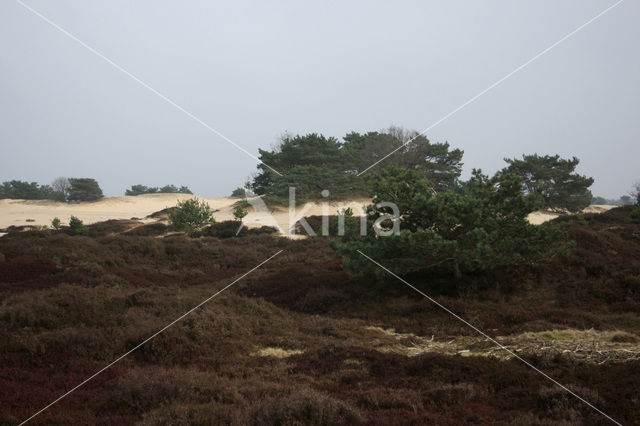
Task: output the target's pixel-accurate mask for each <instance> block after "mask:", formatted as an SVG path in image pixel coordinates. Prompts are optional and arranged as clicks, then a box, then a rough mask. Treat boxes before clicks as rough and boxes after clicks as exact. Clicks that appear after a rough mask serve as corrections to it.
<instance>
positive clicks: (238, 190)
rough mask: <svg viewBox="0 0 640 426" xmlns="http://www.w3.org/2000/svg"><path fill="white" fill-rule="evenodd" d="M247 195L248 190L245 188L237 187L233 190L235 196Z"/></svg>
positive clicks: (232, 195) (232, 193) (232, 194)
mask: <svg viewBox="0 0 640 426" xmlns="http://www.w3.org/2000/svg"><path fill="white" fill-rule="evenodd" d="M246 196H247V191H246V190H245V189H244V188H236V189H234V190H233V191H232V192H231V197H233V198H244V197H246Z"/></svg>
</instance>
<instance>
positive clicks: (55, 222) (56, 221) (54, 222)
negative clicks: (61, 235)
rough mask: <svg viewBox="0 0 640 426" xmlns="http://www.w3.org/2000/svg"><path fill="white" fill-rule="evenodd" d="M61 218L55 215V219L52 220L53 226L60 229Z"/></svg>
mask: <svg viewBox="0 0 640 426" xmlns="http://www.w3.org/2000/svg"><path fill="white" fill-rule="evenodd" d="M60 223H61V222H60V219H59V218H57V217H54V218H53V220H52V221H51V226H52V227H53V229H55V230H58V229H60V226H61V225H60Z"/></svg>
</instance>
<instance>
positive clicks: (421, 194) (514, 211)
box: [334, 167, 567, 278]
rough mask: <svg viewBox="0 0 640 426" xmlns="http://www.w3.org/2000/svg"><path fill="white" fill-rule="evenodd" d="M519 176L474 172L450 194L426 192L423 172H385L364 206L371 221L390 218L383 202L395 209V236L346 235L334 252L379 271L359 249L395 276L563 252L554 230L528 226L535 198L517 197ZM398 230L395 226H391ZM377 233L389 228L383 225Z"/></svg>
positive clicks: (457, 270)
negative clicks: (379, 260)
mask: <svg viewBox="0 0 640 426" xmlns="http://www.w3.org/2000/svg"><path fill="white" fill-rule="evenodd" d="M521 187H522V182H521V181H520V179H519V178H518V176H516V175H513V174H509V173H506V172H500V173H498V174H496V175H495V176H494V177H493V178H489V177H488V176H486V175H483V174H482V173H481V172H480V171H479V170H474V171H473V175H472V178H471V179H470V180H469V181H468V182H465V183H464V184H463V185H461V188H460V189H459V190H458V191H456V192H453V191H446V192H439V193H435V192H431V191H430V190H429V189H430V186H429V182H428V181H427V180H426V179H425V178H424V177H423V176H422V174H421V173H419V172H417V171H414V170H409V169H402V168H398V167H390V168H387V169H384V170H383V171H382V172H381V173H379V174H377V175H375V176H374V177H373V179H372V191H373V193H374V194H375V197H374V199H373V204H372V205H371V206H369V209H368V219H369V221H370V223H374V222H375V221H379V219H380V218H381V217H382V216H385V215H390V214H393V212H392V211H391V208H390V207H380V206H379V205H378V203H380V202H383V201H386V202H393V203H395V204H396V205H397V207H398V209H399V215H400V219H399V220H400V224H399V227H398V228H399V229H401V231H400V232H399V234H398V235H389V236H385V237H378V236H377V235H376V234H375V233H374V232H371V230H372V229H373V226H370V227H369V229H370V231H369V233H368V235H367V236H365V237H363V238H354V236H353V235H347V236H346V238H345V241H344V242H343V243H336V244H334V247H335V248H336V249H337V251H338V253H339V254H340V255H341V256H342V257H343V258H344V261H345V263H344V264H345V266H346V267H347V268H349V269H350V270H351V271H352V272H354V273H362V272H364V271H370V272H375V273H377V274H378V275H380V274H384V271H382V270H381V269H380V268H379V267H378V266H376V265H375V264H373V263H372V262H370V261H369V260H368V259H366V258H364V257H363V256H362V255H361V254H360V253H359V252H358V250H359V251H362V252H363V253H364V254H366V255H367V256H370V257H372V258H374V259H384V262H385V265H387V266H388V267H389V268H391V269H392V270H393V271H394V272H396V273H398V274H411V273H425V272H431V273H435V274H438V273H443V272H445V273H450V274H453V275H454V276H455V277H456V278H460V277H461V276H462V274H463V273H466V274H469V273H474V272H478V271H484V270H492V269H496V268H499V267H506V266H513V265H520V264H531V263H535V262H540V261H544V260H549V259H551V258H552V257H554V256H555V255H557V254H559V253H562V252H564V251H565V250H566V248H567V241H566V240H567V234H566V232H565V231H563V229H562V227H560V226H552V225H542V226H534V225H531V224H530V223H529V222H528V221H527V216H528V214H529V213H531V212H532V211H534V210H535V209H536V208H537V197H535V195H533V194H526V195H525V194H523V193H522V191H521ZM396 225H398V224H396ZM380 226H381V228H382V230H385V231H391V230H392V226H393V223H392V221H390V220H383V221H382V222H381V223H380Z"/></svg>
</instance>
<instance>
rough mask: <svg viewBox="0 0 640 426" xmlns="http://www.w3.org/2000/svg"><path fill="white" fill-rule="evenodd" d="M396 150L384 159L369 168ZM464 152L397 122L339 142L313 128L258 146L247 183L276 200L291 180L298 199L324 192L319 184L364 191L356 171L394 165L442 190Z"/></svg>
mask: <svg viewBox="0 0 640 426" xmlns="http://www.w3.org/2000/svg"><path fill="white" fill-rule="evenodd" d="M398 148H400V149H398ZM394 150H395V151H396V152H395V153H394V154H393V155H391V156H389V157H388V158H386V159H385V160H384V162H383V163H382V164H380V165H376V166H374V167H372V168H371V169H370V170H367V168H368V167H369V166H371V165H372V164H373V163H374V162H376V161H377V160H380V159H382V158H383V157H384V156H386V155H387V154H389V153H390V152H392V151H394ZM462 155H463V152H462V151H460V150H458V149H454V150H450V147H449V144H448V143H442V144H441V143H431V142H429V140H427V139H426V138H425V137H424V136H421V135H418V134H417V133H416V132H407V131H404V130H402V129H398V128H391V129H389V130H387V131H386V132H382V133H378V132H369V133H366V134H359V133H355V132H354V133H349V134H348V135H346V136H345V137H344V138H343V141H342V142H340V141H338V140H337V139H336V138H333V137H325V136H323V135H319V134H316V133H311V134H308V135H305V136H300V135H298V136H294V137H291V136H288V135H285V136H284V137H283V138H282V140H281V142H280V144H279V145H278V147H276V148H275V149H274V150H272V151H265V150H260V160H261V161H262V163H261V164H260V165H258V169H259V173H258V174H257V175H256V176H255V178H254V179H253V182H252V183H251V188H252V189H253V191H254V192H255V193H256V194H262V195H268V196H270V197H271V198H272V199H275V200H278V199H280V200H284V199H287V197H288V195H289V187H290V186H294V187H295V188H296V197H297V199H299V200H306V199H320V198H324V196H322V195H321V193H322V191H323V190H328V191H329V196H328V198H330V199H345V198H353V197H357V196H366V195H367V194H368V189H367V184H366V180H365V179H366V178H365V177H364V176H359V175H358V174H359V173H360V172H364V171H365V170H367V172H368V173H376V172H377V171H379V170H380V169H381V168H382V167H383V166H388V165H397V166H400V167H405V168H409V169H412V170H417V171H419V172H421V173H422V174H423V176H424V177H425V179H427V180H428V181H429V183H430V186H431V187H433V188H434V189H436V190H445V189H451V188H453V187H454V186H455V184H456V182H457V179H458V177H459V176H460V172H461V168H462V162H461V161H462ZM271 167H273V169H275V170H277V171H278V172H279V173H282V176H279V175H278V174H277V173H276V172H275V171H274V170H273V169H271Z"/></svg>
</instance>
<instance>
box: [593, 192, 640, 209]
mask: <svg viewBox="0 0 640 426" xmlns="http://www.w3.org/2000/svg"><path fill="white" fill-rule="evenodd" d="M635 203H636V200H635V199H634V198H633V197H631V196H630V195H623V196H621V197H620V198H618V199H615V198H604V197H593V199H592V200H591V204H609V205H613V206H630V205H632V204H635Z"/></svg>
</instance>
